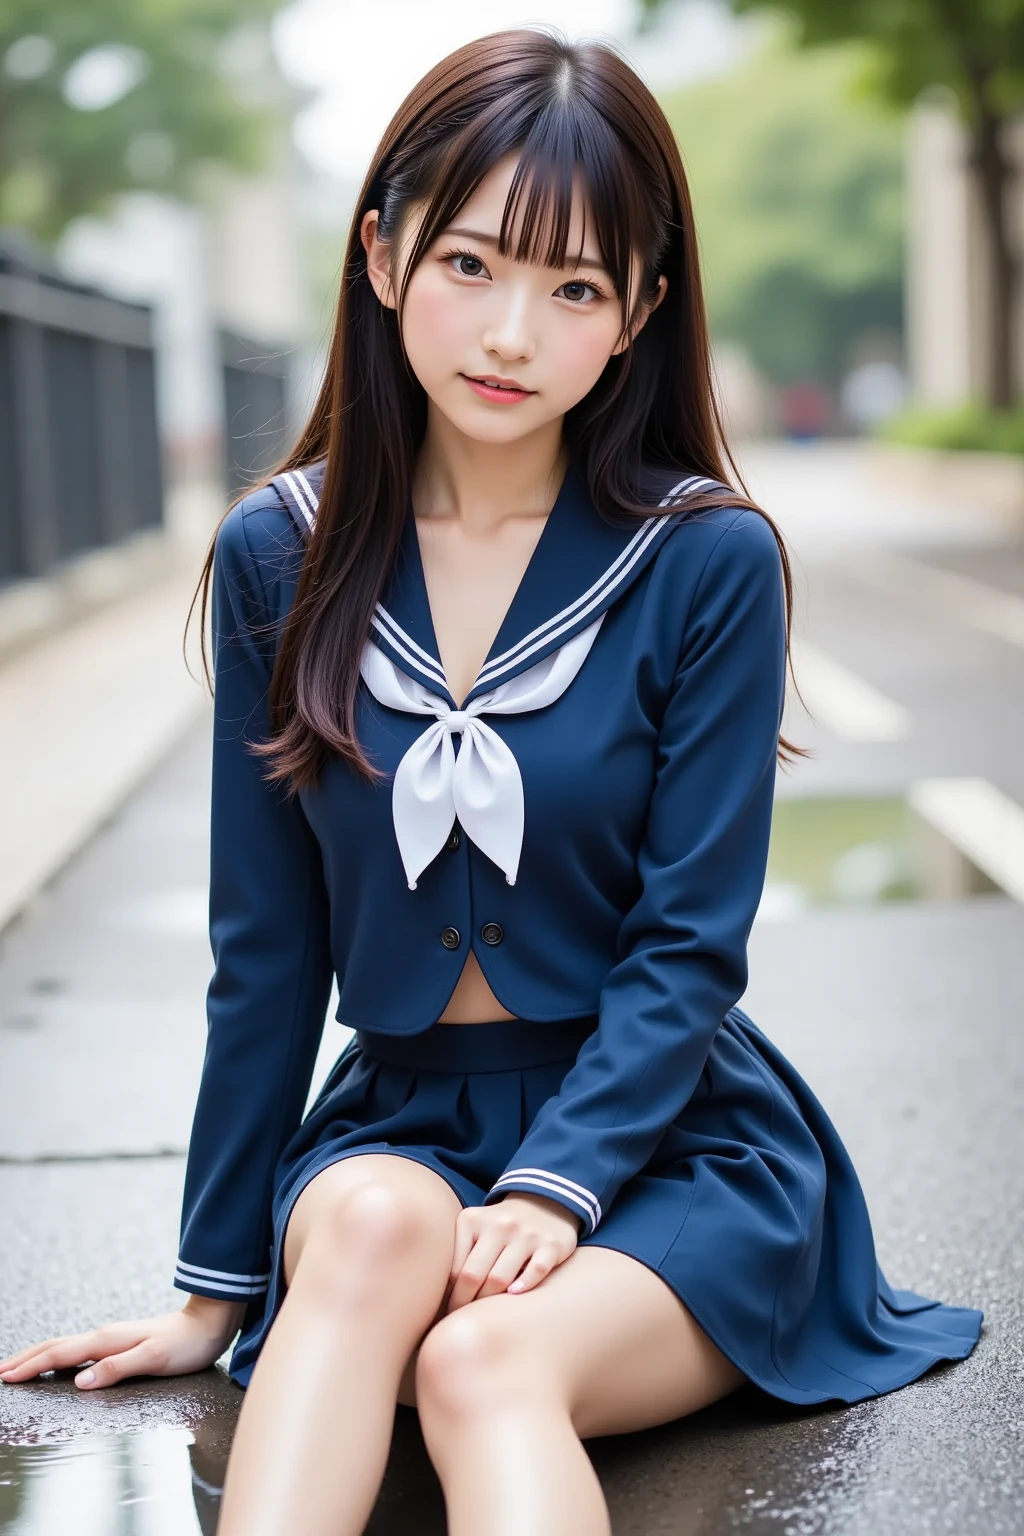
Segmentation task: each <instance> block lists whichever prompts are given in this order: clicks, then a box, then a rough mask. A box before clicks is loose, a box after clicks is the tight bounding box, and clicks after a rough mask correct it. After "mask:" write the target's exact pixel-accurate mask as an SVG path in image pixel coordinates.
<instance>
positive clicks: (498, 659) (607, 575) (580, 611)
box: [473, 475, 715, 688]
mask: <svg viewBox="0 0 1024 1536" xmlns="http://www.w3.org/2000/svg"><path fill="white" fill-rule="evenodd" d="M699 478H700V477H699V476H695V475H689V476H688V477H687V478H686V479H685V480H680V481H679V483H678V485H674V486H673V487H672V489H671V491H669V493H668V495H667V496H665V497H663V498H662V500H661V501H660V502H659V503H658V506H659V507H667V506H669V505H670V503H671V501H672V498H673V497H675V496H678V495H679V493H680V492H681V491H683V490H689V489H692V488H693V482H694V481H695V480H698V479H699ZM703 483H704V484H706V485H714V484H715V481H713V480H705V481H704V482H703ZM663 522H664V519H663V518H660V517H657V516H652V517H648V518H646V519H645V520H644V522H642V523H641V524H640V526H639V528H638V529H637V531H636V533H635V534H634V535H633V537H632V538H631V539H630V541H629V543H628V544H627V545H626V547H625V549H623V550H621V551H620V552H619V554H618V555H616V557H615V559H614V560H613V561H612V563H611V565H610V566H609V567H608V569H607V570H606V571H604V572H603V573H602V575H601V576H599V577H598V579H597V581H595V582H594V584H593V585H592V586H590V587H588V588H587V590H586V591H585V592H583V593H581V595H580V596H579V597H577V598H575V599H574V600H573V601H572V602H571V603H569V605H568V606H567V607H565V608H562V609H561V610H560V611H559V612H558V613H555V614H552V616H551V617H550V618H549V619H545V620H544V623H543V624H540V625H538V626H537V628H536V629H533V630H531V631H530V633H529V634H528V635H524V636H523V637H522V639H521V640H517V641H516V643H515V645H513V646H510V647H509V649H508V650H507V651H502V653H501V655H500V656H495V658H494V660H493V661H490V662H488V664H487V666H486V667H484V669H483V671H482V672H481V673H480V676H479V677H478V678H477V680H476V682H475V683H474V684H473V687H474V688H478V687H479V686H480V684H481V683H484V682H492V681H493V680H494V678H495V677H498V676H500V674H501V673H502V672H506V671H508V670H509V668H510V667H513V666H518V665H519V662H520V661H522V660H523V658H524V657H525V656H529V655H532V653H533V652H534V651H536V650H539V649H540V647H541V645H545V644H546V643H547V641H548V640H553V639H554V638H555V637H556V635H558V634H562V633H563V632H564V631H565V629H567V628H568V624H566V623H565V622H563V621H564V620H569V623H573V624H574V623H576V622H577V620H578V619H581V618H583V617H585V615H586V614H587V613H588V612H590V610H591V609H592V608H593V607H594V606H595V605H596V603H598V602H600V601H601V598H602V596H603V595H604V594H605V593H606V592H607V591H609V590H612V589H614V588H615V587H616V586H618V584H619V582H620V581H621V580H623V579H624V578H625V577H626V576H627V575H628V574H629V572H630V570H631V569H632V567H633V566H634V565H635V564H636V561H637V560H638V559H639V557H640V555H642V554H643V552H644V550H645V549H646V548H647V545H648V544H649V543H650V540H651V537H652V536H653V533H654V532H655V531H656V530H657V529H658V528H660V527H661V525H662V523H663ZM591 598H593V601H592V602H591V601H590V599H591ZM533 641H536V642H537V643H536V644H532V643H531V642H533Z"/></svg>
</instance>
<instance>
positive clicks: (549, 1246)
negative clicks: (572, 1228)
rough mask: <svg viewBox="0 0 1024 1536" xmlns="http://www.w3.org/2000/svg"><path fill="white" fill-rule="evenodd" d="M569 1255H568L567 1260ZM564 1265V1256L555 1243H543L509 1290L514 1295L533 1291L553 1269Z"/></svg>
mask: <svg viewBox="0 0 1024 1536" xmlns="http://www.w3.org/2000/svg"><path fill="white" fill-rule="evenodd" d="M567 1257H568V1255H566V1258H567ZM561 1263H562V1256H561V1254H559V1252H558V1249H557V1248H556V1247H555V1245H554V1244H553V1243H542V1244H541V1246H540V1247H539V1248H538V1249H537V1250H536V1252H535V1253H534V1255H533V1257H532V1258H531V1259H530V1261H529V1263H528V1264H527V1266H526V1268H525V1269H524V1270H523V1272H522V1274H521V1275H518V1276H517V1277H516V1279H515V1280H513V1281H512V1283H511V1284H510V1285H509V1287H508V1289H509V1290H510V1291H511V1292H512V1293H513V1295H518V1294H519V1292H521V1291H532V1290H533V1289H534V1288H535V1287H536V1286H538V1285H540V1282H541V1281H542V1280H543V1279H544V1278H545V1276H547V1275H550V1273H551V1271H552V1270H553V1269H557V1268H558V1266H559V1264H561Z"/></svg>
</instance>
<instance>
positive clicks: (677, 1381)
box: [416, 1246, 745, 1536]
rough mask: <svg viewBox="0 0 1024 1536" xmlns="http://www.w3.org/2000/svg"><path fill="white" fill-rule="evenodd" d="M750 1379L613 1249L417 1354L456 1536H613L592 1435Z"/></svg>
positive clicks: (649, 1422)
mask: <svg viewBox="0 0 1024 1536" xmlns="http://www.w3.org/2000/svg"><path fill="white" fill-rule="evenodd" d="M744 1380H745V1377H744V1376H743V1374H742V1372H740V1371H739V1370H738V1369H737V1368H736V1367H735V1366H734V1365H733V1364H732V1363H731V1362H730V1361H729V1360H727V1359H726V1358H725V1356H724V1355H723V1354H721V1352H720V1351H719V1350H718V1349H717V1348H716V1346H715V1345H714V1344H713V1343H712V1342H711V1340H710V1339H709V1338H708V1337H707V1335H706V1334H705V1333H704V1332H703V1331H702V1330H701V1329H700V1328H699V1327H698V1326H697V1324H696V1322H695V1321H694V1319H693V1318H692V1316H691V1315H690V1313H689V1312H688V1311H687V1310H686V1308H685V1307H684V1306H683V1305H682V1303H681V1302H680V1301H679V1299H678V1298H677V1297H676V1296H675V1295H674V1294H673V1293H672V1291H670V1290H669V1288H668V1286H667V1285H666V1284H665V1282H664V1281H663V1280H661V1279H660V1278H659V1276H657V1275H656V1274H654V1272H653V1271H652V1270H649V1269H647V1268H646V1266H644V1265H643V1264H641V1263H639V1262H638V1261H637V1260H636V1259H631V1258H629V1257H628V1256H627V1255H625V1254H621V1253H618V1252H616V1251H615V1250H613V1249H610V1248H599V1247H597V1246H593V1247H587V1248H578V1249H577V1250H576V1251H575V1253H573V1254H572V1255H571V1256H570V1257H569V1258H568V1259H567V1260H566V1262H565V1263H564V1264H562V1265H560V1266H559V1267H558V1269H555V1270H553V1271H552V1272H551V1274H549V1275H548V1276H547V1277H546V1278H545V1279H544V1280H542V1281H541V1283H540V1285H539V1286H537V1287H536V1288H535V1289H534V1290H532V1291H527V1292H525V1293H524V1294H523V1295H521V1296H510V1295H508V1294H507V1293H502V1294H500V1295H497V1296H487V1297H482V1298H481V1299H479V1300H477V1301H473V1302H470V1303H469V1304H468V1306H465V1307H460V1308H458V1309H457V1310H456V1311H455V1312H452V1313H450V1314H448V1315H446V1316H443V1317H442V1318H441V1319H440V1320H439V1321H438V1322H437V1323H435V1325H434V1326H433V1327H432V1328H431V1329H430V1330H429V1331H428V1333H427V1335H426V1337H425V1338H424V1339H423V1341H422V1344H421V1345H420V1347H419V1351H418V1355H417V1363H416V1401H417V1406H418V1410H419V1416H420V1422H421V1424H422V1427H423V1436H424V1440H425V1442H426V1446H427V1450H428V1452H429V1454H430V1457H431V1460H432V1461H433V1463H434V1466H435V1468H436V1469H437V1473H438V1476H439V1477H440V1479H441V1483H442V1485H443V1487H444V1494H445V1502H446V1506H447V1510H448V1531H449V1536H563V1533H564V1532H565V1531H567V1530H571V1531H572V1532H574V1536H609V1532H610V1531H611V1525H610V1521H609V1516H608V1508H607V1505H606V1503H605V1500H604V1495H603V1493H602V1492H601V1488H600V1485H599V1483H598V1480H597V1476H596V1474H595V1472H594V1470H593V1467H592V1465H591V1462H590V1458H589V1457H588V1456H587V1454H586V1451H585V1450H584V1448H583V1445H582V1443H581V1440H582V1439H583V1438H586V1437H588V1436H593V1435H608V1434H621V1433H624V1432H626V1431H631V1430H636V1429H644V1428H649V1427H651V1426H653V1425H655V1424H663V1423H667V1422H668V1421H669V1420H670V1419H675V1418H680V1417H682V1415H684V1414H687V1413H692V1412H694V1410H695V1409H697V1408H702V1407H704V1406H705V1405H706V1404H708V1403H711V1402H714V1401H715V1400H716V1399H717V1398H720V1397H724V1396H725V1395H726V1393H728V1392H731V1391H732V1390H733V1389H734V1388H736V1387H737V1386H739V1385H740V1384H741V1383H742V1382H743V1381H744Z"/></svg>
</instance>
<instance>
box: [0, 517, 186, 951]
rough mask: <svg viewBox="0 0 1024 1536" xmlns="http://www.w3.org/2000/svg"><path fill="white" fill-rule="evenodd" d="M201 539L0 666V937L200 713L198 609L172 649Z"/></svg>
mask: <svg viewBox="0 0 1024 1536" xmlns="http://www.w3.org/2000/svg"><path fill="white" fill-rule="evenodd" d="M211 526H212V525H211ZM206 537H208V534H206V535H205V537H204V536H202V534H201V530H198V529H193V530H192V532H191V534H190V535H189V536H187V537H180V538H177V539H174V538H172V539H168V540H167V542H166V544H165V545H164V546H163V548H162V549H161V550H160V551H159V554H160V556H161V568H160V570H159V571H158V572H151V573H149V574H148V575H147V576H145V577H140V587H139V589H138V590H136V591H134V592H129V593H128V594H127V595H125V596H122V597H120V598H118V599H116V600H114V601H112V602H109V603H108V604H106V605H104V606H102V607H99V608H97V609H96V610H95V611H94V612H91V613H88V614H86V615H84V616H83V617H81V618H79V619H78V620H77V621H75V622H73V623H71V624H69V625H67V626H66V627H64V628H59V629H57V630H55V631H54V632H53V633H48V634H46V635H45V636H44V637H43V638H41V639H38V640H36V641H35V643H33V644H29V645H26V646H24V647H23V648H21V649H19V650H17V651H15V652H14V653H13V654H11V655H9V656H7V657H6V659H5V660H3V662H2V663H0V731H2V734H3V740H4V751H3V753H2V755H0V796H2V804H3V805H4V807H5V814H4V816H3V818H2V821H0V933H2V932H3V930H4V929H5V928H6V927H7V926H8V925H9V924H10V923H11V922H12V921H13V920H14V919H15V918H16V917H17V916H18V915H19V914H20V913H22V912H23V911H24V910H25V909H26V907H27V906H28V905H29V904H30V903H31V902H32V901H33V899H34V898H35V897H36V896H37V895H38V894H39V892H40V891H41V890H42V889H43V888H44V886H45V885H46V884H47V882H48V881H49V880H51V879H52V878H53V876H54V875H55V874H56V873H57V872H58V871H59V870H60V869H61V868H62V867H63V866H64V865H65V864H66V863H67V862H68V860H69V859H70V858H72V857H73V856H74V854H76V853H77V852H78V850H79V849H80V848H82V847H83V845H84V844H85V843H86V842H87V841H88V840H89V838H90V837H91V836H92V835H93V833H94V832H95V831H96V830H97V828H98V827H99V826H101V825H102V823H103V821H104V820H105V819H106V818H107V817H108V816H109V815H110V814H111V813H112V812H113V811H115V810H116V809H117V807H118V806H119V805H120V804H121V802H122V801H123V800H124V798H125V796H126V795H127V794H128V793H129V792H130V791H131V790H132V789H133V788H134V787H135V785H136V784H138V783H139V782H140V781H141V780H142V779H143V778H144V777H145V776H146V774H147V773H149V772H150V770H151V769H152V768H154V767H155V766H156V764H157V763H159V762H160V761H161V759H162V758H163V757H164V756H165V755H166V754H167V752H168V751H169V750H170V749H171V748H172V747H173V746H174V744H175V743H176V742H177V741H178V740H179V739H180V738H181V736H182V735H183V733H184V732H185V731H186V730H187V729H188V727H189V725H190V724H191V723H192V722H193V721H195V720H197V719H198V718H199V717H200V716H201V715H202V713H203V711H204V710H207V709H209V708H210V697H209V693H208V691H207V690H206V688H205V685H204V684H202V681H201V680H202V672H201V663H200V658H199V645H198V637H199V605H198V603H197V605H196V611H195V613H194V615H193V618H192V621H191V623H190V625H189V635H188V642H189V643H188V648H187V657H188V667H186V661H185V656H184V655H183V651H182V641H183V637H184V631H185V621H186V617H187V615H188V608H189V603H190V601H191V597H192V592H193V590H194V588H195V585H196V582H197V581H198V579H199V573H200V571H201V569H202V561H203V557H204V553H205V547H206ZM151 558H152V557H151ZM189 669H191V672H192V676H190V675H189Z"/></svg>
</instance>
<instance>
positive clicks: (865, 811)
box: [758, 795, 996, 921]
mask: <svg viewBox="0 0 1024 1536" xmlns="http://www.w3.org/2000/svg"><path fill="white" fill-rule="evenodd" d="M995 889H996V887H995V886H994V885H993V884H992V882H991V881H990V880H989V879H988V878H987V877H986V876H985V875H983V874H982V872H981V871H980V870H979V869H977V868H976V867H975V866H974V865H973V864H972V863H970V861H969V860H968V859H967V858H966V857H965V856H964V855H963V854H962V853H961V852H960V850H959V849H957V848H955V847H953V845H952V844H951V843H949V842H948V841H947V840H946V839H945V838H944V837H942V836H941V834H940V833H939V832H938V831H937V830H936V829H935V827H934V826H932V825H930V824H929V823H927V822H926V821H924V820H923V818H922V817H921V816H919V815H918V814H917V813H916V812H915V811H914V810H913V809H912V807H911V806H910V804H909V803H908V802H907V801H906V800H904V799H902V798H895V797H893V798H885V797H881V796H879V797H861V798H835V797H831V796H824V795H821V796H817V795H815V796H807V797H805V798H801V799H792V800H790V799H785V798H779V799H777V800H776V802H775V809H774V813H773V818H772V837H771V847H770V849H769V854H768V878H767V881H766V883H765V890H764V896H763V898H762V902H761V907H760V909H759V912H758V917H759V918H760V919H762V920H768V921H780V920H784V919H786V918H790V917H795V916H796V915H797V914H798V913H799V912H801V911H803V910H804V909H805V908H806V907H811V906H819V905H822V904H834V903H840V904H844V903H845V904H855V905H875V904H877V903H879V902H888V901H934V900H942V899H948V898H950V897H956V896H966V895H973V894H975V893H978V892H982V891H991V890H995Z"/></svg>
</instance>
